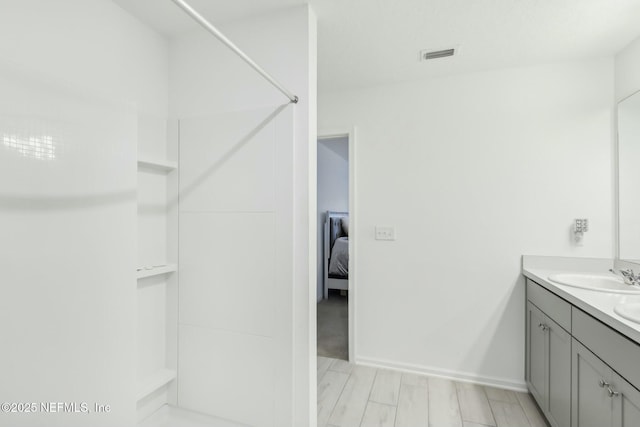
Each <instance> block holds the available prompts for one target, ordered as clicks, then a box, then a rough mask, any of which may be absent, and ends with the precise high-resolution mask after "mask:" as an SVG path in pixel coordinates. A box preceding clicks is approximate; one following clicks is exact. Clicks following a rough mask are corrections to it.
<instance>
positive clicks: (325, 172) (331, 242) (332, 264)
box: [316, 134, 352, 360]
mask: <svg viewBox="0 0 640 427" xmlns="http://www.w3.org/2000/svg"><path fill="white" fill-rule="evenodd" d="M317 147H318V153H317V154H318V192H317V194H318V205H317V206H318V281H317V283H318V286H317V292H316V293H317V301H318V306H317V340H318V341H317V349H318V350H317V354H318V356H324V357H331V358H336V359H343V360H349V348H350V346H349V339H350V338H351V337H350V333H349V330H350V328H349V317H350V316H349V300H350V297H351V295H350V292H351V287H350V285H351V281H350V277H349V273H350V271H349V267H350V264H352V261H351V260H350V258H351V251H350V247H351V243H350V241H349V238H350V231H351V227H350V225H351V224H350V223H351V215H350V212H349V199H350V198H349V190H350V188H349V187H350V185H349V183H350V179H349V177H350V173H349V161H350V159H349V151H350V150H349V148H350V144H349V136H348V134H347V135H342V136H332V137H320V138H319V139H318V145H317Z"/></svg>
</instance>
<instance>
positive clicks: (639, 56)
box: [615, 37, 640, 101]
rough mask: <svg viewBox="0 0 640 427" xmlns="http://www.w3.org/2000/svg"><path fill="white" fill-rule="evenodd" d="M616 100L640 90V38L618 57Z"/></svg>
mask: <svg viewBox="0 0 640 427" xmlns="http://www.w3.org/2000/svg"><path fill="white" fill-rule="evenodd" d="M615 79H616V80H615V82H616V83H615V84H616V100H617V101H620V100H621V99H623V98H625V97H627V96H629V95H631V94H632V93H634V92H636V91H638V90H640V37H638V38H637V39H635V40H634V41H632V42H631V43H629V45H628V46H627V47H625V48H624V49H623V50H622V51H620V52H619V53H618V54H617V55H616V76H615Z"/></svg>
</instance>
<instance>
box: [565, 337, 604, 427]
mask: <svg viewBox="0 0 640 427" xmlns="http://www.w3.org/2000/svg"><path fill="white" fill-rule="evenodd" d="M572 356H573V384H572V389H573V390H572V393H573V399H572V400H573V402H572V405H571V407H572V410H573V416H572V419H571V427H612V426H613V400H612V399H611V398H610V397H609V396H608V393H607V387H608V384H607V383H609V382H610V381H611V380H610V378H611V374H612V371H611V368H609V367H608V366H607V365H606V364H605V363H604V362H603V361H602V360H600V359H598V358H597V357H596V356H595V355H594V354H593V353H591V352H590V351H589V350H588V349H587V348H586V347H585V346H583V345H582V344H580V343H579V342H578V341H576V340H575V339H574V340H573V350H572Z"/></svg>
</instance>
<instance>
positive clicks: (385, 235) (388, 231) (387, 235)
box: [376, 226, 396, 240]
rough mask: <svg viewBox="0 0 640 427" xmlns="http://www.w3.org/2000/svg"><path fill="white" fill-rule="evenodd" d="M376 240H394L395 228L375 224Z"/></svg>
mask: <svg viewBox="0 0 640 427" xmlns="http://www.w3.org/2000/svg"><path fill="white" fill-rule="evenodd" d="M376 240H396V229H395V228H394V227H378V226H376Z"/></svg>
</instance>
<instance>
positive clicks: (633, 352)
mask: <svg viewBox="0 0 640 427" xmlns="http://www.w3.org/2000/svg"><path fill="white" fill-rule="evenodd" d="M572 319H573V336H574V338H575V339H577V340H578V341H580V342H581V343H582V344H584V346H585V347H588V348H589V349H590V350H591V351H592V352H593V353H595V354H596V355H597V356H598V357H599V358H600V359H602V360H605V361H606V362H607V364H608V365H609V366H611V367H612V368H613V369H614V370H615V371H617V372H618V373H619V374H620V375H621V376H623V377H624V378H625V379H626V380H627V381H629V382H630V383H631V384H633V385H634V386H635V387H639V386H640V368H639V365H638V364H639V363H640V345H638V344H637V343H635V342H634V341H631V340H630V339H628V338H627V337H625V336H624V335H621V334H620V333H619V332H617V331H615V330H613V329H611V328H610V327H608V326H607V325H605V324H604V323H602V322H600V321H599V320H596V319H594V318H593V317H591V316H589V315H588V314H587V313H585V312H584V311H582V310H580V309H578V308H575V307H573V309H572Z"/></svg>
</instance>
